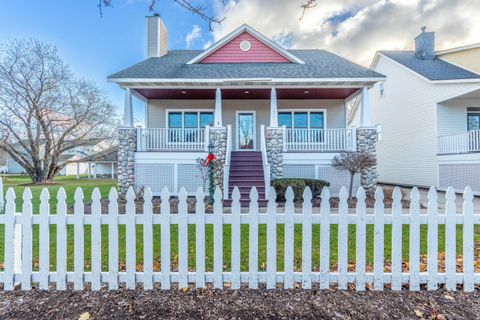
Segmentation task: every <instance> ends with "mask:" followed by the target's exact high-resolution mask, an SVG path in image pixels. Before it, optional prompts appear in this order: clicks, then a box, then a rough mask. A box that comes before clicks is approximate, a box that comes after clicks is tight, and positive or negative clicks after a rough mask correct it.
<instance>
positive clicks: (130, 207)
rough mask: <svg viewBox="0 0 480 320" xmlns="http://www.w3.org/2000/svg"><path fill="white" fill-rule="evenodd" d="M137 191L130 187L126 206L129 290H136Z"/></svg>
mask: <svg viewBox="0 0 480 320" xmlns="http://www.w3.org/2000/svg"><path fill="white" fill-rule="evenodd" d="M135 211H136V210H135V191H133V188H132V187H130V188H128V190H127V203H126V205H125V243H126V250H125V260H126V261H125V271H126V275H127V278H126V286H127V289H135V286H136V284H135V272H136V268H137V265H136V254H137V252H136V247H137V244H136V225H135Z"/></svg>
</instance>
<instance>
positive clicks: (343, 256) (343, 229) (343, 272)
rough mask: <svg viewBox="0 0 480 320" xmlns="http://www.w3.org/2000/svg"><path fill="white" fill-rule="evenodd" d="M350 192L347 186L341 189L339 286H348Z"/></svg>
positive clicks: (344, 287)
mask: <svg viewBox="0 0 480 320" xmlns="http://www.w3.org/2000/svg"><path fill="white" fill-rule="evenodd" d="M348 196H349V195H348V192H347V189H346V188H345V187H342V188H341V189H340V194H339V198H340V203H339V205H338V288H339V289H340V290H346V289H347V288H348V282H347V273H348V202H347V200H348Z"/></svg>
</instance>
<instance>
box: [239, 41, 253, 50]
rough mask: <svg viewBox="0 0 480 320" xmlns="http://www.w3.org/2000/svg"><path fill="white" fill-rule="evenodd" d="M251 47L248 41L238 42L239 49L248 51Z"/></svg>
mask: <svg viewBox="0 0 480 320" xmlns="http://www.w3.org/2000/svg"><path fill="white" fill-rule="evenodd" d="M251 47H252V45H251V44H250V41H247V40H243V41H242V42H240V50H242V51H248V50H250V48H251Z"/></svg>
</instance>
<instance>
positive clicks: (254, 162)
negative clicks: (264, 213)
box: [225, 151, 268, 207]
mask: <svg viewBox="0 0 480 320" xmlns="http://www.w3.org/2000/svg"><path fill="white" fill-rule="evenodd" d="M235 187H238V189H239V190H240V203H241V205H242V207H248V205H249V204H250V190H251V189H252V188H253V187H255V188H257V192H258V205H259V206H260V207H266V206H267V200H266V199H265V179H264V175H263V162H262V153H261V152H260V151H234V152H232V155H231V158H230V175H229V180H228V200H225V205H227V206H230V205H231V203H232V200H231V199H232V192H233V189H234V188H235ZM267 191H268V190H267Z"/></svg>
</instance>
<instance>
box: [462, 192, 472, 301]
mask: <svg viewBox="0 0 480 320" xmlns="http://www.w3.org/2000/svg"><path fill="white" fill-rule="evenodd" d="M473 232H474V231H473V193H472V189H471V188H470V187H466V188H465V191H464V192H463V277H464V280H463V290H464V291H465V292H472V291H473V290H474V289H475V280H474V268H473V266H474V260H473V255H474V250H473V248H474V243H473V235H474V233H473Z"/></svg>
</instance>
